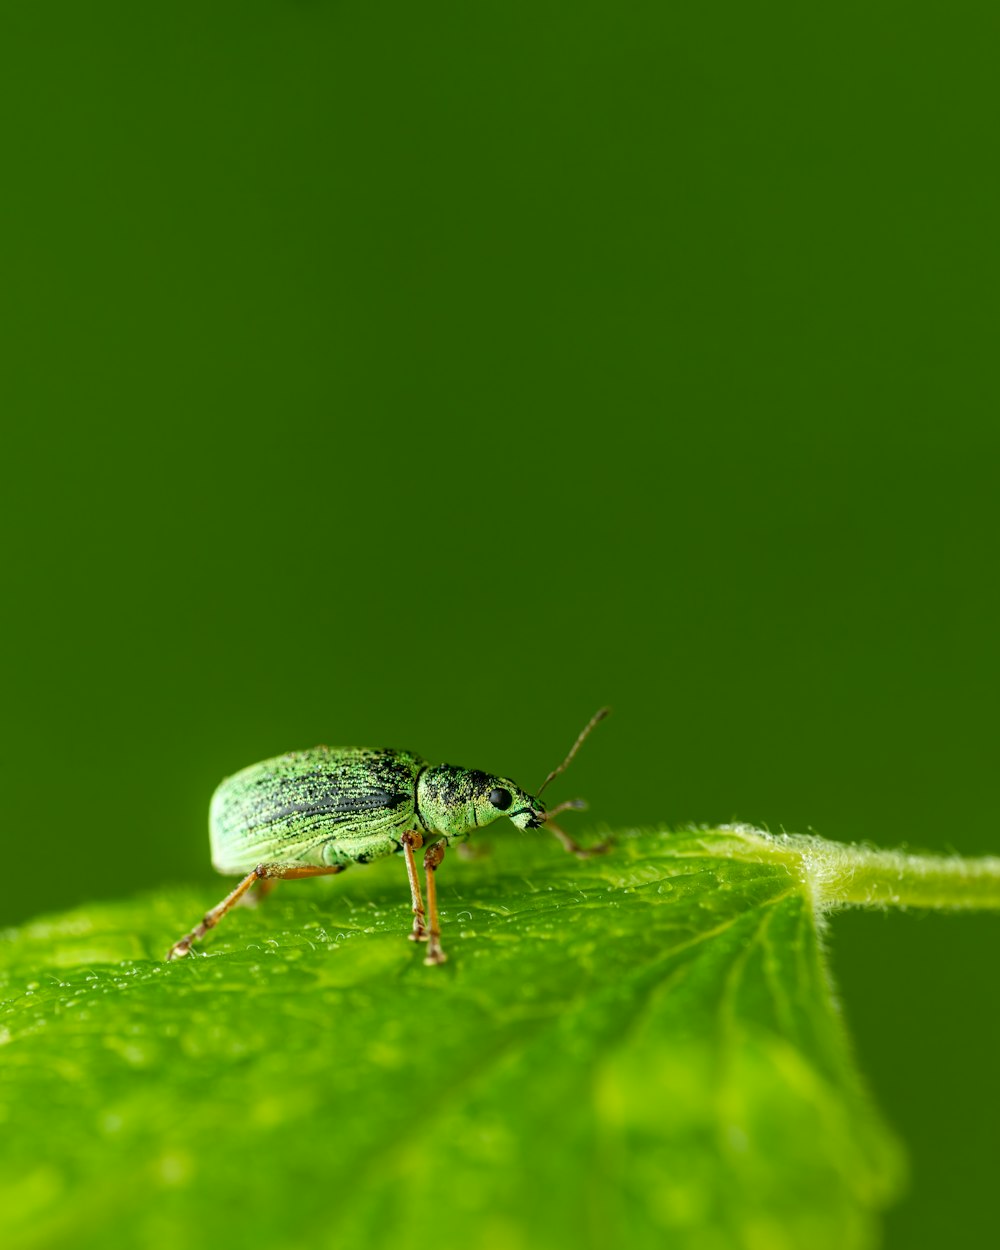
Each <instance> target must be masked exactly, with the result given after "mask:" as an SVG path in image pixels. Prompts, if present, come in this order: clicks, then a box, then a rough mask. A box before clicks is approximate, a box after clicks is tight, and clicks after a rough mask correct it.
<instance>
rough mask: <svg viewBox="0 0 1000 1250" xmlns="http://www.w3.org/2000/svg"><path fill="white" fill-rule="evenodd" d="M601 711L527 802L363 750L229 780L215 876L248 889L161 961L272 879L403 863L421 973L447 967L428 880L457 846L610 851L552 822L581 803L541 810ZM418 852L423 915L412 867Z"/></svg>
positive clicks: (516, 794) (218, 824)
mask: <svg viewBox="0 0 1000 1250" xmlns="http://www.w3.org/2000/svg"><path fill="white" fill-rule="evenodd" d="M608 711H609V709H608V708H601V710H600V711H599V712H597V713H595V714H594V716H592V717H591V719H590V720H589V722H588V723H587V725H586V726H585V727H584V729H583V731H582V733H581V734H580V736H579V737H578V738H577V740H576V742H574V743H573V746H572V747H571V748H570V752H569V754H568V755H567V756H566V758H565V759H564V760H563V762H562V763H561V764H560V765H559V767H558V768H554V769H553V770H552V772H550V773H549V775H548V776H547V777H546V778H545V780H544V782H543V783H542V785H541V786H540V787H539V789H538V791H537V793H536V794H534V795H532V794H528V793H527V791H525V790H522V789H521V787H520V786H518V785H515V784H514V782H512V781H509V780H508V779H507V778H506V777H495V776H493V774H491V773H484V772H480V771H479V770H478V769H467V768H456V767H455V766H454V765H452V764H438V765H435V766H431V765H430V764H428V763H427V762H426V761H424V760H422V759H420V757H419V756H417V755H412V754H410V753H409V752H407V751H391V750H380V751H374V750H368V749H366V748H359V747H347V748H332V747H314V748H313V749H312V750H311V751H292V752H291V753H289V754H288V755H281V756H279V757H278V758H277V759H273V760H264V761H263V763H260V764H252V765H251V766H250V767H249V768H244V769H243V770H242V772H238V773H236V774H235V776H232V777H227V778H226V780H225V781H223V782H222V784H221V785H220V786H219V788H218V789H217V790H216V792H215V794H214V795H213V796H212V806H211V810H210V814H209V829H210V833H211V840H212V864H213V865H214V867H215V868H216V870H217V871H218V872H221V873H223V874H225V875H227V876H236V875H240V876H242V877H243V880H242V881H241V882H240V883H239V885H238V886H237V887H236V889H235V890H233V891H232V893H231V894H228V895H227V896H226V897H225V898H224V899H223V900H222V902H221V903H219V904H218V905H217V906H216V907H213V908H212V910H211V911H209V912H206V914H205V916H204V917H203V919H202V921H201V923H200V924H198V925H196V926H195V928H193V929H192V930H191V932H190V933H186V934H185V935H184V937H182V938H181V939H180V940H179V941H178V942H175V943H174V945H173V946H172V947H171V948H170V950H169V951H168V952H167V959H179V958H180V957H181V956H182V955H186V954H187V953H188V951H189V950H190V949H191V947H192V945H193V944H194V943H195V942H197V941H198V939H199V938H202V937H204V935H205V934H206V933H207V932H208V930H209V929H212V928H214V927H215V926H216V925H217V924H218V923H219V921H220V920H221V919H222V917H223V916H224V915H225V914H226V912H227V911H229V909H230V908H231V907H232V906H233V905H234V904H235V903H237V902H239V900H240V899H241V898H242V897H243V895H244V894H245V893H246V892H247V890H249V889H250V887H251V886H252V885H253V884H254V882H259V883H260V884H259V887H258V889H259V890H260V891H261V892H266V891H267V890H268V889H270V887H271V886H272V885H273V884H274V881H275V880H276V879H278V878H290V877H316V876H321V875H323V874H326V873H336V872H343V871H344V869H345V868H347V867H348V866H349V865H351V864H367V863H370V862H371V861H372V860H373V859H381V858H382V857H383V856H386V855H402V856H403V857H404V859H405V861H406V873H407V877H408V878H409V883H410V897H411V899H412V904H413V930H412V932H411V933H410V939H411V940H412V941H414V942H426V943H427V957H426V958H425V960H424V963H427V964H440V963H444V961H445V959H446V956H445V953H444V951H443V950H442V949H441V931H440V926H439V923H438V908H437V889H436V885H435V879H434V874H435V872H436V870H437V868H438V867H439V865H440V863H441V861H442V859H444V853H445V848H446V847H447V846H449V845H450V844H451V843H452V842H464V841H465V840H466V839H467V838H468V837H469V835H470V834H471V833H473V832H474V831H475V830H476V829H482V828H483V827H484V826H485V825H488V824H490V823H491V822H492V821H494V820H496V819H497V817H498V816H506V817H507V818H508V820H511V821H513V822H514V824H515V825H517V826H518V828H519V829H538V828H539V827H540V826H542V825H545V826H546V827H547V828H548V829H549V830H551V832H552V833H554V834H555V836H556V837H557V838H558V839H559V841H560V842H561V843H562V845H563V847H564V848H565V849H566V850H567V851H569V852H570V853H571V854H573V855H578V856H580V857H581V858H585V857H587V856H590V855H599V854H602V853H603V852H604V851H606V850H607V847H608V844H607V843H602V844H601V845H600V846H593V847H589V848H584V847H582V846H578V845H577V843H576V842H574V841H573V839H572V838H571V837H570V836H569V834H568V833H566V832H565V831H564V830H562V829H560V828H559V827H558V825H554V824H552V817H553V816H554V815H556V814H557V813H558V812H562V811H566V810H567V809H569V808H573V809H577V810H579V809H580V808H582V807H583V806H584V804H583V802H582V801H581V800H580V799H571V800H570V801H569V802H566V803H560V804H559V805H558V807H554V808H552V809H551V810H546V808H545V805H544V803H542V802H541V800H540V797H539V796H540V795H541V793H542V791H543V790H544V789H545V787H546V786H547V785H548V784H549V782H550V781H552V779H553V778H554V777H557V776H558V775H559V774H560V773H561V772H562V771H563V769H564V768H565V767H566V766H567V765H568V764H569V762H570V760H572V758H573V756H574V755H575V754H576V753H577V751H578V750H579V748H580V744H581V743H582V742H583V740H584V738H586V736H587V735H588V734H589V733H590V731H591V730H592V729H593V728H594V726H595V725H596V724H597V723H598V722H599V721H601V720H603V719H604V717H605V716H607V714H608ZM424 845H426V851H425V853H424V869H425V872H426V880H427V909H426V911H425V909H424V902H423V898H422V896H421V893H420V881H419V879H418V877H417V865H416V860H415V858H414V851H415V850H418V849H419V848H420V847H421V846H424ZM244 874H245V875H244Z"/></svg>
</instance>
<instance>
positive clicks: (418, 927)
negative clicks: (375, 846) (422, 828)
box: [400, 829, 427, 942]
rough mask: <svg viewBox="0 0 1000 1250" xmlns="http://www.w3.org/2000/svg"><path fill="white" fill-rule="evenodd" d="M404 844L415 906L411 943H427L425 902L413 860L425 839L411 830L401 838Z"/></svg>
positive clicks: (412, 899)
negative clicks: (421, 894) (414, 853)
mask: <svg viewBox="0 0 1000 1250" xmlns="http://www.w3.org/2000/svg"><path fill="white" fill-rule="evenodd" d="M400 841H401V842H402V844H403V856H404V858H405V859H406V875H407V877H409V879H410V902H411V903H412V905H413V928H412V929H411V931H410V941H411V942H426V941H427V928H426V916H425V915H424V900H423V899H422V898H421V897H420V878H419V877H418V876H417V863H416V860H415V859H414V858H413V851H414V848H416V849H417V850H419V849H420V847H422V846H423V844H424V839H423V838H422V837H421V835H420V834H419V833H418V832H417V830H416V829H411V830H409V831H408V832H407V833H404V834H403V836H402V837H401V838H400Z"/></svg>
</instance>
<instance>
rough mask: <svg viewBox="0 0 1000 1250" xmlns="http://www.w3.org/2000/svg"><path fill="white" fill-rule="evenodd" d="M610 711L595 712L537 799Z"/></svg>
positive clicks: (536, 794)
mask: <svg viewBox="0 0 1000 1250" xmlns="http://www.w3.org/2000/svg"><path fill="white" fill-rule="evenodd" d="M610 711H611V709H610V708H609V707H602V708H601V710H600V711H599V712H595V713H594V715H593V716H592V717H591V718H590V720H589V721H587V723H586V725H584V727H583V731H582V733H581V734H580V736H579V738H577V740H576V741H575V742H574V743H573V745H572V746H571V747H570V749H569V755H567V756H566V758H565V759H564V760H563V762H562V763H561V764H560V765H559V767H558V768H553V770H552V771H551V772H550V773H549V775H548V776H547V777H546V778H545V780H544V781H543V782H542V784H541V785H540V786H539V788H538V789H537V790H536V791H535V798H536V799H537V798H538V796H539V795H540V794H541V792H542V791H543V790H544V789H545V787H546V786H547V785H548V784H549V782H550V781H552V780H553V779H554V778H555V777H558V776H559V774H560V773H561V772H562V771H563V770H564V769H565V768H566V767H567V765H568V764H569V762H570V760H571V759H572V758H573V756H574V755H576V753H577V751H579V749H580V747H581V746H582V745H583V740H584V738H586V736H587V735H588V734H589V733H590V731H591V730H592V729H593V728H594V726H595V725H598V724H600V722H601V721H602V720H604V718H605V716H607V714H608V713H609V712H610Z"/></svg>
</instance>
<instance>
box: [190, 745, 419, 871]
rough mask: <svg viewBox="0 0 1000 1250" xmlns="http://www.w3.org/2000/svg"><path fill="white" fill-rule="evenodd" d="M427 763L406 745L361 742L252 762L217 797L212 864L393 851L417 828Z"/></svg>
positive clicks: (323, 862) (343, 859) (225, 867)
mask: <svg viewBox="0 0 1000 1250" xmlns="http://www.w3.org/2000/svg"><path fill="white" fill-rule="evenodd" d="M425 767H427V765H426V764H425V762H424V761H423V760H422V759H420V758H419V756H416V755H411V754H410V753H409V752H407V751H391V750H380V751H373V750H368V749H367V748H361V747H314V748H313V749H312V750H310V751H292V752H291V753H289V754H288V755H281V756H278V757H277V758H276V759H273V760H264V761H263V762H262V763H260V764H251V766H250V767H249V768H244V769H243V770H242V771H241V772H238V773H236V774H234V775H233V776H232V777H227V778H226V780H225V781H223V782H222V784H221V785H220V786H219V788H218V789H217V790H216V792H215V794H214V795H213V796H212V805H211V809H210V813H209V831H210V834H211V839H212V863H213V864H214V866H215V868H216V869H217V871H219V872H221V873H227V874H228V873H232V874H236V873H248V872H252V871H253V869H254V868H256V866H257V865H258V864H262V863H264V864H282V865H284V866H287V867H293V866H296V865H301V866H303V867H305V866H309V867H331V866H333V865H335V864H356V863H365V862H367V861H368V860H369V859H378V858H379V857H381V856H383V855H391V854H392V853H393V852H394V851H398V850H399V849H400V848H401V843H400V841H399V839H400V836H401V835H402V834H403V833H405V832H406V830H407V829H413V828H415V827H416V826H415V823H414V822H415V820H416V816H415V810H416V804H415V793H416V781H417V777H418V775H419V773H420V771H421V769H423V768H425Z"/></svg>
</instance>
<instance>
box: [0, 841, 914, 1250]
mask: <svg viewBox="0 0 1000 1250" xmlns="http://www.w3.org/2000/svg"><path fill="white" fill-rule="evenodd" d="M786 843H787V840H786ZM786 843H781V845H779V840H771V839H768V838H767V837H766V835H760V834H752V833H750V832H748V831H741V830H708V831H706V830H699V831H688V832H681V833H666V832H654V833H634V834H625V835H622V836H620V837H619V838H618V840H617V843H616V846H615V848H614V850H613V852H612V853H611V854H610V855H608V856H606V857H603V858H600V859H595V860H589V861H586V862H583V863H581V862H578V861H576V860H573V859H571V858H569V857H567V856H564V855H563V854H562V853H561V852H560V851H559V849H558V848H557V847H556V846H555V845H554V844H552V843H550V842H548V841H547V840H544V839H541V838H538V837H537V835H535V836H531V835H528V836H525V837H524V838H518V837H516V836H515V837H514V838H508V839H506V840H502V839H500V838H498V839H497V840H496V842H495V845H494V854H493V855H492V856H491V857H490V858H489V859H488V860H485V861H477V862H475V863H468V864H466V863H460V862H458V859H457V857H456V856H453V855H450V856H449V857H448V858H447V859H446V861H445V865H444V867H443V869H442V870H441V872H440V874H439V881H440V893H441V904H442V922H443V934H444V942H445V947H446V949H447V950H448V952H449V955H450V957H451V958H450V962H449V963H448V964H446V965H445V966H443V967H440V968H427V967H424V966H423V964H422V962H421V956H422V948H418V947H414V946H413V945H412V944H411V943H409V942H407V941H406V933H407V931H408V928H409V924H410V914H409V906H408V892H407V888H406V882H405V873H404V870H403V865H402V863H400V862H396V861H393V862H389V863H383V864H380V865H374V866H372V867H371V868H367V869H354V870H352V871H351V872H349V873H347V874H345V875H344V876H341V877H339V878H336V879H329V880H324V881H310V882H295V883H285V884H283V885H282V886H281V888H280V889H279V890H278V891H277V892H276V893H275V894H274V895H273V896H272V897H271V898H269V899H268V900H267V901H266V903H264V904H262V905H261V906H260V907H258V908H256V909H252V910H251V909H240V910H238V911H235V912H234V913H233V914H232V915H231V916H229V917H227V918H226V919H225V920H224V922H223V923H222V925H221V926H220V927H219V929H218V930H216V931H215V932H214V933H213V934H212V935H211V936H210V937H209V939H208V940H207V941H206V942H205V944H204V946H203V948H202V950H203V951H204V953H203V954H202V955H201V956H200V957H197V958H195V957H189V958H188V959H187V960H184V961H180V962H177V963H173V964H165V963H162V962H160V960H161V957H162V953H163V951H164V950H165V949H166V948H167V946H169V944H170V943H171V942H172V941H173V940H174V939H175V938H177V937H178V936H179V935H180V934H181V933H182V932H183V931H184V930H186V929H187V928H189V927H190V925H191V923H193V921H194V920H196V919H197V918H198V916H199V915H200V913H201V912H202V911H204V910H205V908H206V906H208V905H210V904H212V903H214V902H215V901H217V897H220V896H221V894H222V893H223V892H224V891H223V890H222V889H220V890H219V891H217V892H210V891H201V890H199V891H192V890H174V891H169V892H164V893H158V894H155V895H149V896H145V897H139V898H136V899H133V900H129V901H126V902H119V903H111V904H105V905H100V906H91V907H87V908H85V909H81V910H79V911H76V912H71V913H68V914H66V915H63V916H59V917H55V918H48V919H42V920H39V921H37V922H35V923H34V924H31V925H29V926H27V927H25V928H24V929H22V930H19V931H11V932H8V933H7V934H5V935H4V939H3V940H2V941H0V1000H2V1004H3V1005H2V1008H0V1124H2V1126H3V1130H4V1131H3V1133H2V1134H0V1164H2V1166H0V1203H2V1210H3V1212H4V1216H3V1219H4V1224H5V1226H6V1230H7V1234H8V1235H7V1236H6V1237H5V1242H6V1244H7V1245H9V1246H12V1247H34V1246H37V1247H61V1246H67V1247H68V1246H73V1247H75V1248H77V1250H85V1248H87V1247H98V1246H102V1247H103V1246H106V1245H107V1244H108V1234H109V1230H110V1229H113V1230H114V1232H115V1239H116V1244H122V1245H146V1246H158V1245H171V1246H184V1245H197V1244H212V1243H213V1242H219V1243H222V1244H237V1245H240V1246H241V1247H256V1246H278V1245H280V1246H282V1247H288V1248H292V1250H297V1248H299V1247H301V1248H302V1250H305V1248H306V1247H317V1246H322V1247H325V1246H331V1247H332V1246H337V1247H356V1246H364V1247H369V1246H371V1247H376V1246H378V1247H381V1246H386V1247H389V1246H393V1247H400V1246H428V1247H441V1248H442V1250H450V1247H456V1248H458V1247H463V1250H480V1248H481V1250H519V1248H520V1247H525V1248H527V1247H548V1246H553V1247H555V1246H559V1247H562V1246H566V1245H574V1246H577V1247H586V1248H590V1247H593V1248H594V1250H597V1248H598V1247H601V1248H602V1250H604V1248H606V1247H608V1246H629V1247H645V1246H650V1247H653V1246H656V1247H662V1246H664V1245H669V1246H670V1247H672V1248H678V1247H680V1248H686V1247H691V1248H692V1250H694V1248H697V1250H714V1248H715V1247H718V1248H719V1250H723V1248H725V1250H729V1248H731V1247H741V1248H742V1247H746V1248H747V1250H758V1248H759V1250H782V1248H784V1247H801V1246H809V1247H811V1248H812V1250H824V1248H825V1247H830V1248H831V1250H832V1248H834V1247H836V1248H837V1250H843V1248H844V1247H853V1246H866V1245H869V1244H872V1243H873V1242H875V1241H877V1219H876V1214H877V1212H878V1210H879V1209H880V1208H881V1207H883V1206H884V1205H885V1204H886V1203H887V1202H889V1201H890V1200H891V1198H892V1197H893V1195H894V1194H895V1192H896V1191H897V1189H898V1187H899V1183H900V1179H901V1158H900V1152H899V1150H898V1148H897V1147H896V1145H895V1144H894V1142H893V1141H892V1139H891V1137H890V1136H889V1134H888V1133H887V1131H886V1129H885V1128H884V1127H883V1125H882V1123H881V1122H880V1120H879V1117H878V1115H877V1113H876V1112H875V1110H874V1109H873V1106H872V1104H871V1101H870V1099H869V1097H868V1096H867V1095H866V1093H865V1091H864V1089H863V1087H862V1082H861V1081H860V1078H859V1076H858V1074H857V1072H856V1070H855V1068H854V1065H853V1063H852V1059H851V1056H850V1052H849V1047H848V1045H847V1043H846V1038H845V1033H844V1029H843V1027H842V1024H841V1021H840V1018H839V1015H838V1011H837V1008H836V1005H835V1002H834V999H833V996H832V993H831V988H830V983H829V977H828V974H827V971H826V968H825V965H824V960H823V955H822V950H821V944H820V939H819V936H818V932H817V916H816V914H815V907H814V898H815V890H814V889H813V887H812V884H811V881H810V877H809V876H808V874H807V873H804V872H803V871H801V868H802V858H803V857H802V855H801V854H800V852H799V850H796V849H795V847H794V844H792V846H791V849H789V845H787V844H786Z"/></svg>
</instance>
